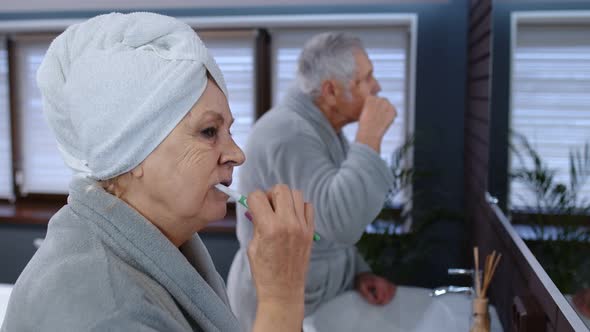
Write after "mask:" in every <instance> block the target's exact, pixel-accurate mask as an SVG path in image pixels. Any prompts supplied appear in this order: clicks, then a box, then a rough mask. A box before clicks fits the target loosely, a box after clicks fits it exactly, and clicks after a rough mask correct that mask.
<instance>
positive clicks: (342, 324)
mask: <svg viewBox="0 0 590 332" xmlns="http://www.w3.org/2000/svg"><path fill="white" fill-rule="evenodd" d="M430 291H431V290H430V289H426V288H417V287H406V286H399V287H398V288H397V292H396V295H395V297H394V299H393V300H392V301H391V302H390V303H389V304H387V305H385V306H374V305H371V304H369V303H367V302H366V301H365V300H364V299H362V298H361V297H360V295H359V294H358V293H357V292H355V291H349V292H346V293H344V294H342V295H340V296H338V297H336V298H334V299H332V300H331V301H329V302H327V303H325V304H324V305H322V306H321V307H320V308H319V309H318V310H317V311H316V312H315V313H314V314H313V315H310V316H308V317H306V318H305V320H304V322H303V330H304V331H305V332H324V331H325V332H331V331H342V332H345V331H351V332H352V331H363V332H365V331H366V332H371V331H388V332H398V331H399V332H402V331H403V332H430V331H432V332H434V331H437V332H438V331H469V324H470V316H471V298H470V297H469V296H467V295H464V294H447V295H443V296H440V297H430V296H429V293H430ZM490 320H491V331H492V332H502V331H503V329H502V325H501V323H500V320H499V319H498V314H497V313H496V309H495V308H494V306H490Z"/></svg>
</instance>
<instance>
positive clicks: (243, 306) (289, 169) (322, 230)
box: [228, 87, 393, 331]
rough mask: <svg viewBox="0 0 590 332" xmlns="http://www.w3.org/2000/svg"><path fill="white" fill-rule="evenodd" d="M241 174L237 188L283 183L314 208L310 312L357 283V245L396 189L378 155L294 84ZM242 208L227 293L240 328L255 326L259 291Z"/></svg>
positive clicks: (257, 132)
mask: <svg viewBox="0 0 590 332" xmlns="http://www.w3.org/2000/svg"><path fill="white" fill-rule="evenodd" d="M245 152H246V162H245V164H244V165H243V166H242V167H241V169H240V183H239V190H240V191H241V192H242V193H249V192H252V191H254V190H256V189H263V190H268V189H270V188H271V187H272V186H273V185H275V184H278V183H284V184H287V185H289V187H291V188H293V189H299V190H302V191H303V195H304V198H305V200H307V201H310V202H312V203H313V205H314V208H315V224H316V232H317V233H318V234H319V235H320V236H321V240H320V241H318V242H316V243H314V246H313V249H312V255H311V263H310V266H309V273H308V276H307V283H306V289H305V313H306V315H309V314H311V313H313V312H314V311H315V310H316V309H317V307H318V306H319V305H320V304H321V303H323V302H325V301H327V300H329V299H331V298H333V297H335V296H336V295H339V294H341V293H342V292H344V291H345V290H348V289H350V288H351V287H352V286H353V282H354V277H355V276H356V275H357V274H358V273H360V272H363V271H368V270H369V267H368V266H367V264H366V263H365V262H364V260H363V259H362V257H361V256H360V255H359V253H358V251H357V249H356V247H355V243H356V242H357V241H358V240H359V239H360V237H361V236H362V234H363V232H364V230H365V227H366V226H367V225H368V224H369V223H370V222H371V221H373V220H374V218H375V217H376V216H377V214H378V213H379V211H380V210H381V208H382V207H383V204H384V202H385V198H386V195H387V191H388V190H389V188H390V187H391V186H392V184H393V175H392V173H391V171H390V170H389V168H388V166H387V164H386V163H385V162H384V161H383V160H382V159H381V157H380V156H379V154H378V153H376V152H375V151H374V150H372V149H371V148H369V147H368V146H366V145H363V144H359V143H351V144H350V145H349V143H348V142H347V140H346V138H345V137H344V135H342V134H341V133H340V134H337V133H336V132H335V130H334V129H333V127H332V126H331V125H330V123H329V122H328V120H327V119H326V117H325V116H324V115H323V113H321V112H320V110H319V109H318V108H317V107H316V106H315V104H314V103H313V102H312V100H311V99H310V97H309V96H307V95H305V94H303V93H302V92H300V91H299V90H298V89H297V88H295V87H293V88H291V89H290V91H289V92H288V93H287V95H286V97H285V98H284V100H283V101H282V102H281V103H280V104H279V105H278V106H277V107H276V108H274V109H272V110H271V111H269V112H268V113H267V114H265V115H264V116H263V117H262V118H261V119H260V120H258V121H257V122H256V124H255V125H254V128H253V130H252V132H251V133H250V136H249V140H248V143H247V146H246V150H245ZM244 212H245V211H244V210H243V208H241V207H238V213H237V217H238V223H237V235H238V239H239V241H240V247H241V248H240V250H239V251H238V253H237V254H236V256H235V258H234V261H233V264H232V266H231V269H230V273H229V276H228V296H229V299H230V303H231V307H232V309H233V311H234V313H235V314H236V316H237V318H238V320H239V321H240V325H241V326H242V329H243V330H245V331H247V330H250V329H251V327H252V323H253V321H254V318H255V313H256V292H255V288H254V285H253V282H252V276H251V274H250V267H249V263H248V258H247V254H246V248H247V246H248V243H249V241H250V240H251V238H252V225H251V224H250V222H248V221H247V220H245V217H244V215H243V214H244Z"/></svg>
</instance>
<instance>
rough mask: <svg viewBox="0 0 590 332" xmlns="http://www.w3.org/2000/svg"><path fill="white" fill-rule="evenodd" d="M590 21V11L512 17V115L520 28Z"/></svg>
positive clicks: (519, 14) (562, 11)
mask: <svg viewBox="0 0 590 332" xmlns="http://www.w3.org/2000/svg"><path fill="white" fill-rule="evenodd" d="M589 21H590V10H542V11H516V12H512V13H511V15H510V62H509V63H510V72H509V76H510V77H509V87H510V88H509V94H508V105H509V112H510V113H511V112H512V110H513V109H514V107H515V105H514V104H515V103H514V96H513V92H514V91H513V89H512V87H513V86H514V83H515V70H514V69H515V68H514V67H515V63H514V62H515V61H514V60H515V59H514V54H515V51H516V49H517V36H518V26H519V25H522V24H554V25H559V24H588V22H589ZM508 128H513V126H512V117H511V116H509V117H508ZM508 153H509V158H508V165H507V167H508V170H509V172H510V170H511V168H512V161H511V157H510V154H511V153H510V151H509V152H508ZM511 187H512V186H511V183H510V179H508V195H507V197H508V199H507V205H508V208H509V209H510V208H511V207H512V199H511V193H510V192H511Z"/></svg>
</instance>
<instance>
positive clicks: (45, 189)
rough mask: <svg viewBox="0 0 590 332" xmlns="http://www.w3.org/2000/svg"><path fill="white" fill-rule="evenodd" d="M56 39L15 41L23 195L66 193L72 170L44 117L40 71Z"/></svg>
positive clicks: (19, 181)
mask: <svg viewBox="0 0 590 332" xmlns="http://www.w3.org/2000/svg"><path fill="white" fill-rule="evenodd" d="M53 37H54V36H44V35H39V36H19V37H16V38H14V39H13V42H14V43H13V45H14V49H13V52H14V57H13V59H15V63H14V64H12V67H11V68H14V70H15V71H16V75H15V77H16V86H14V87H13V88H15V89H16V91H15V92H16V100H14V103H15V105H16V117H17V118H16V122H17V132H18V134H17V135H18V138H17V139H18V143H19V144H18V146H19V148H20V151H18V152H19V153H18V155H19V156H20V159H19V163H18V164H17V165H19V167H18V169H17V175H16V179H15V181H16V183H17V185H18V186H19V190H20V192H21V194H23V195H27V194H65V193H67V192H68V184H69V183H70V178H71V176H72V171H71V170H70V169H69V168H68V167H67V166H66V165H65V163H64V161H63V159H62V158H61V155H60V153H59V151H58V149H57V143H56V141H55V137H54V136H53V132H52V131H51V129H50V128H49V125H48V124H47V121H46V120H45V116H44V114H43V103H42V101H41V92H40V91H39V88H38V87H37V81H36V76H37V69H38V68H39V66H40V65H41V62H42V61H43V57H44V56H45V52H47V49H48V48H49V44H50V43H51V41H52V39H53Z"/></svg>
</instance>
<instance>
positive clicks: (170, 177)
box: [129, 80, 244, 245]
mask: <svg viewBox="0 0 590 332" xmlns="http://www.w3.org/2000/svg"><path fill="white" fill-rule="evenodd" d="M232 122H233V118H232V115H231V112H230V110H229V105H228V103H227V99H226V97H225V95H224V94H223V92H222V91H221V90H220V89H219V87H218V86H217V85H216V84H215V83H214V82H213V81H211V80H208V83H207V87H206V89H205V91H204V93H203V95H202V96H201V98H199V100H198V102H197V103H196V104H195V105H194V106H193V107H192V109H191V111H190V112H189V113H188V114H187V115H186V116H185V117H184V119H183V120H182V121H181V122H180V123H179V124H178V125H177V126H176V128H174V130H173V131H172V132H171V133H170V135H168V137H167V138H166V139H165V140H164V141H163V142H162V143H161V144H160V145H159V146H158V147H157V148H156V149H155V150H154V151H153V152H152V153H151V154H150V155H149V156H148V157H147V158H146V159H145V160H144V161H143V162H142V163H141V164H140V165H139V166H138V168H136V169H134V170H133V171H132V172H131V173H132V177H133V179H134V180H133V181H132V182H138V184H139V185H140V187H139V188H135V189H136V190H133V192H134V193H135V194H131V193H130V194H131V195H132V196H131V197H129V198H130V199H132V197H133V196H135V199H134V200H135V201H137V202H130V204H131V205H132V206H134V207H135V208H136V209H138V210H139V212H140V213H142V215H144V216H145V217H146V218H147V219H149V220H150V221H151V222H152V223H154V224H155V225H156V226H157V227H158V228H160V229H161V230H162V231H163V233H164V234H165V235H167V236H168V237H169V238H171V240H173V242H180V243H175V244H177V245H178V244H181V243H182V242H184V241H186V240H188V238H190V236H192V234H193V233H194V232H196V231H198V230H200V229H201V228H203V227H204V226H205V225H207V224H208V223H210V222H211V221H215V220H219V219H221V218H223V217H224V216H225V213H226V201H227V198H228V197H227V196H226V195H225V194H223V193H221V192H220V191H218V190H217V189H215V187H214V185H216V184H218V183H223V184H225V185H229V184H231V181H232V172H233V168H234V166H238V165H241V164H242V163H243V162H244V154H243V152H242V150H241V149H240V148H239V147H238V146H237V145H236V143H235V142H234V140H233V139H232V137H231V134H230V127H231V124H232ZM136 180H137V181H136ZM134 203H135V204H134ZM137 203H139V204H137ZM136 205H139V206H136ZM187 236H188V238H186V237H187ZM179 237H180V238H182V237H185V238H184V239H179Z"/></svg>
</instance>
